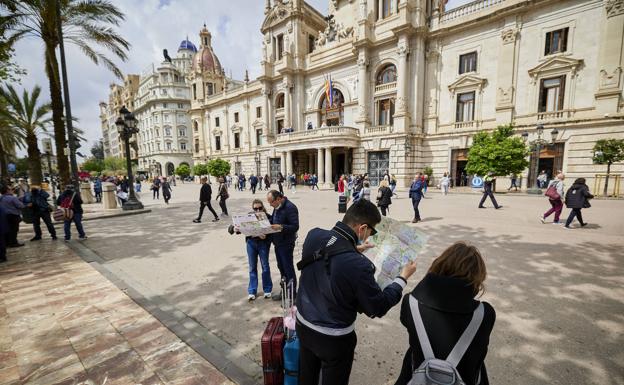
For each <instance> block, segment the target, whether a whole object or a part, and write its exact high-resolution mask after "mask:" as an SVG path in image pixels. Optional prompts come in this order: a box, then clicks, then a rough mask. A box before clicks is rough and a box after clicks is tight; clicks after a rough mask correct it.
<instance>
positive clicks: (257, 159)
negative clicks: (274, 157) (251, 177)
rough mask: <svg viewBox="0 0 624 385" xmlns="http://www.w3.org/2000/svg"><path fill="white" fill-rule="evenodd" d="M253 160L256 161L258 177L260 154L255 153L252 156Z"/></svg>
mask: <svg viewBox="0 0 624 385" xmlns="http://www.w3.org/2000/svg"><path fill="white" fill-rule="evenodd" d="M254 160H255V161H256V176H258V175H260V154H258V153H257V152H256V155H255V156H254Z"/></svg>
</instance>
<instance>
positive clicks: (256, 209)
mask: <svg viewBox="0 0 624 385" xmlns="http://www.w3.org/2000/svg"><path fill="white" fill-rule="evenodd" d="M263 209H264V207H254V208H253V211H262V210H263Z"/></svg>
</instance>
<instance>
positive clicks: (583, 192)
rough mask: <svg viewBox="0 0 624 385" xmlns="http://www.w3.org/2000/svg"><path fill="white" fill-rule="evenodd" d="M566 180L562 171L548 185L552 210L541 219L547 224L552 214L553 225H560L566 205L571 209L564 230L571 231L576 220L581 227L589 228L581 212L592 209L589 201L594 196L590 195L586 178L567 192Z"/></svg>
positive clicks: (575, 182)
mask: <svg viewBox="0 0 624 385" xmlns="http://www.w3.org/2000/svg"><path fill="white" fill-rule="evenodd" d="M564 180H565V175H564V174H563V172H561V171H560V172H559V173H558V174H557V176H556V177H555V179H553V180H551V181H550V182H549V183H548V185H547V187H546V193H545V195H546V197H547V198H548V201H549V203H550V206H551V208H550V209H549V210H548V211H546V212H545V213H544V214H543V215H540V217H539V219H540V221H541V222H542V223H546V219H547V218H548V217H549V216H550V215H551V214H554V221H553V222H552V224H553V225H559V224H560V223H561V222H560V221H559V219H560V217H561V212H562V210H563V205H564V203H565V205H566V206H567V207H568V208H569V209H570V214H569V215H568V218H567V219H566V221H565V224H564V228H566V229H570V228H571V227H570V225H571V224H572V222H573V221H574V219H575V218H576V219H577V220H578V222H579V224H580V226H581V227H585V226H587V222H584V221H583V215H582V214H581V210H582V209H586V208H590V207H591V204H590V203H589V200H590V199H592V198H593V197H594V196H593V195H592V194H591V193H590V191H589V187H588V186H587V184H586V183H585V178H578V179H576V180H575V181H574V183H573V184H572V186H571V187H570V188H569V189H568V190H567V191H565V186H564V184H563V181H564Z"/></svg>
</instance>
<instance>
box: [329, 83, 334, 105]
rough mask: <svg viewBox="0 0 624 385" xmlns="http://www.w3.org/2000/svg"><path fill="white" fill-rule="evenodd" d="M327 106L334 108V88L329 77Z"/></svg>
mask: <svg viewBox="0 0 624 385" xmlns="http://www.w3.org/2000/svg"><path fill="white" fill-rule="evenodd" d="M329 105H330V106H331V107H333V106H334V86H333V84H332V78H331V75H329Z"/></svg>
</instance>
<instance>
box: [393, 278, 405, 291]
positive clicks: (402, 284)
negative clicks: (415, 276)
mask: <svg viewBox="0 0 624 385" xmlns="http://www.w3.org/2000/svg"><path fill="white" fill-rule="evenodd" d="M392 282H393V283H398V284H399V286H401V289H405V286H407V283H406V282H405V281H404V280H402V279H401V278H395V279H394V281H392Z"/></svg>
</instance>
